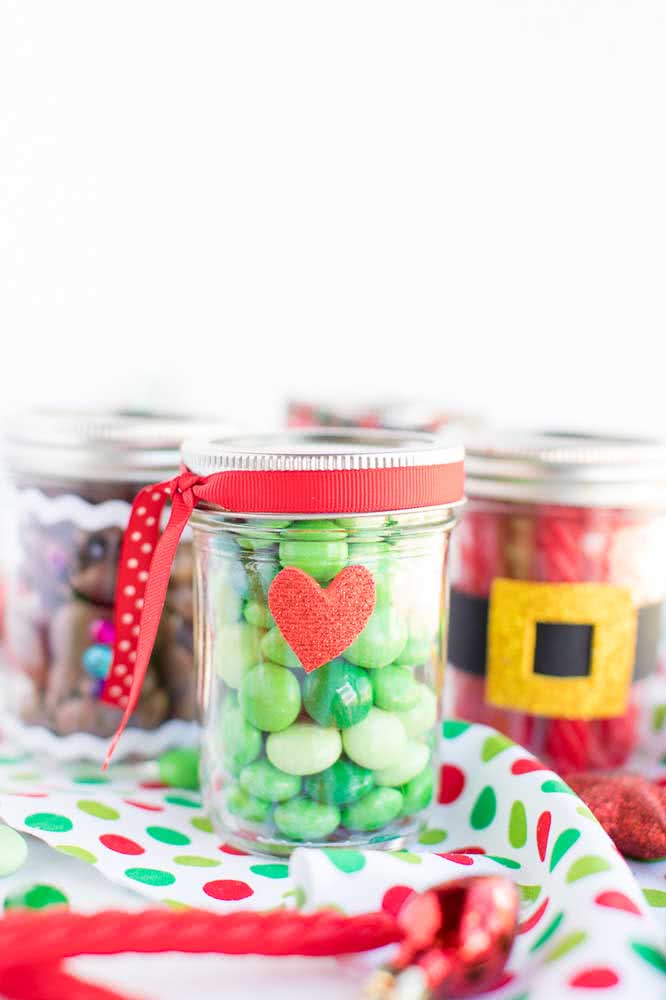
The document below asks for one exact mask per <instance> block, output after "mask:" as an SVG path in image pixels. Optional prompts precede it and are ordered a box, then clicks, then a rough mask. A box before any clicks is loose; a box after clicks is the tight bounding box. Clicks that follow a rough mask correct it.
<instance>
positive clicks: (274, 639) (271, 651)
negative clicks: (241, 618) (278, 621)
mask: <svg viewBox="0 0 666 1000" xmlns="http://www.w3.org/2000/svg"><path fill="white" fill-rule="evenodd" d="M261 652H262V655H263V656H264V658H265V659H267V660H272V661H273V663H279V664H280V665H281V666H283V667H292V668H294V669H295V668H298V667H300V666H301V661H300V660H299V658H298V657H297V656H296V653H295V652H294V651H293V649H292V648H291V646H290V645H289V644H288V643H287V640H286V639H285V638H284V637H283V635H282V633H281V632H280V630H279V628H278V627H277V625H276V626H275V628H272V629H271V630H270V632H267V633H266V635H265V636H264V637H263V639H262V640H261Z"/></svg>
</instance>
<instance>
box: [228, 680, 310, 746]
mask: <svg viewBox="0 0 666 1000" xmlns="http://www.w3.org/2000/svg"><path fill="white" fill-rule="evenodd" d="M240 706H241V708H242V710H243V715H244V716H245V718H246V719H247V720H248V721H249V722H251V723H252V725H253V726H256V727H257V729H263V730H265V731H266V732H268V733H277V732H279V731H280V730H281V729H286V728H287V726H290V725H291V724H292V722H293V721H294V720H295V719H296V718H297V717H298V713H299V712H300V710H301V688H300V685H299V683H298V681H297V680H296V678H295V677H294V675H293V674H292V672H291V671H290V670H288V669H287V667H278V666H277V665H276V664H274V663H260V664H259V666H257V667H253V669H252V670H248V672H247V673H246V674H245V676H244V677H243V680H242V682H241V687H240Z"/></svg>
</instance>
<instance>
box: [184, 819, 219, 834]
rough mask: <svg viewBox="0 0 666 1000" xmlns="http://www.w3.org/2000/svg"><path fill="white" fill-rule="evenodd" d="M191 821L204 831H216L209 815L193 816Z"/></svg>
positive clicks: (196, 827) (195, 826) (197, 828)
mask: <svg viewBox="0 0 666 1000" xmlns="http://www.w3.org/2000/svg"><path fill="white" fill-rule="evenodd" d="M190 823H191V824H192V826H193V827H194V829H195V830H201V832H202V833H215V831H214V829H213V824H212V823H211V821H210V820H209V819H208V816H193V817H192V819H191V820H190Z"/></svg>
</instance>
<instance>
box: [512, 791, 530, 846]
mask: <svg viewBox="0 0 666 1000" xmlns="http://www.w3.org/2000/svg"><path fill="white" fill-rule="evenodd" d="M509 843H510V844H511V846H512V847H516V848H518V847H524V846H525V844H526V843H527V812H526V811H525V806H524V804H523V803H522V802H521V801H520V799H516V801H515V802H514V803H513V805H512V806H511V815H510V816H509Z"/></svg>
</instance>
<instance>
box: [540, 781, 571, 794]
mask: <svg viewBox="0 0 666 1000" xmlns="http://www.w3.org/2000/svg"><path fill="white" fill-rule="evenodd" d="M541 791H542V792H546V793H549V792H564V793H565V794H566V795H573V794H574V792H572V790H571V789H570V788H569V786H568V785H565V784H564V782H563V781H558V780H557V778H549V779H548V781H544V783H543V785H542V786H541Z"/></svg>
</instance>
